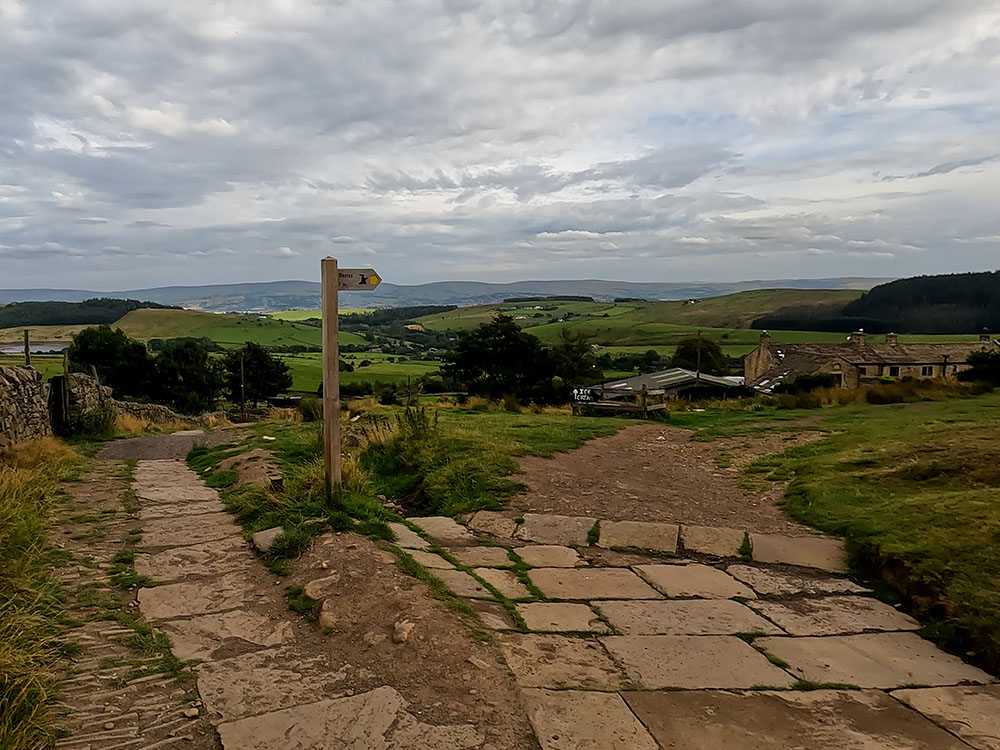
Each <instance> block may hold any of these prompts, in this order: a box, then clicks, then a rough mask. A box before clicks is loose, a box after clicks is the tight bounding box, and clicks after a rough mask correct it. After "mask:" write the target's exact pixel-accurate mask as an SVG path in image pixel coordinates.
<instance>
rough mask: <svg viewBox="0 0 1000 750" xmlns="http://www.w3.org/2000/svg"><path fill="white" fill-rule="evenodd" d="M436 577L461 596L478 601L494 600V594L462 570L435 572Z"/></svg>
mask: <svg viewBox="0 0 1000 750" xmlns="http://www.w3.org/2000/svg"><path fill="white" fill-rule="evenodd" d="M434 575H435V576H437V577H438V578H440V579H441V581H442V582H443V583H444V585H445V586H447V587H448V588H450V589H451V590H452V591H454V592H455V593H456V594H458V595H459V596H469V597H473V598H476V599H492V598H493V594H492V593H490V590H489V589H488V588H486V587H485V586H483V584H481V583H480V582H479V581H477V580H476V579H475V578H473V577H472V576H470V575H469V574H468V573H466V572H465V571H462V570H435V571H434Z"/></svg>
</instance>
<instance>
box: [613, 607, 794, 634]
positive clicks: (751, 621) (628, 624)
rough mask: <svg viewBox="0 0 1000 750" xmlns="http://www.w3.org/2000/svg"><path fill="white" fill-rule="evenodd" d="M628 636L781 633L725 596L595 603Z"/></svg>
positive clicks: (752, 612) (772, 625)
mask: <svg viewBox="0 0 1000 750" xmlns="http://www.w3.org/2000/svg"><path fill="white" fill-rule="evenodd" d="M597 606H598V607H599V608H600V610H601V613H602V614H603V615H604V616H605V617H606V618H607V619H608V622H610V623H611V625H612V626H614V628H615V630H617V631H619V632H621V633H625V634H627V635H728V634H731V633H761V634H766V635H783V634H784V633H783V632H782V630H781V628H779V627H778V626H776V625H774V624H773V623H771V622H768V621H767V620H765V619H764V618H763V617H761V616H760V615H758V614H757V613H756V612H754V611H753V610H751V609H749V608H747V607H745V606H744V605H742V604H740V603H739V602H734V601H731V600H728V599H690V600H688V599H672V600H668V601H603V602H600V603H599V604H598V605H597Z"/></svg>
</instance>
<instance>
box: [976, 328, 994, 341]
mask: <svg viewBox="0 0 1000 750" xmlns="http://www.w3.org/2000/svg"><path fill="white" fill-rule="evenodd" d="M979 343H981V344H992V343H993V336H992V334H990V329H989V328H984V329H983V332H982V333H980V334H979Z"/></svg>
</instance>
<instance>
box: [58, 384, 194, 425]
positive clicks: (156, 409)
mask: <svg viewBox="0 0 1000 750" xmlns="http://www.w3.org/2000/svg"><path fill="white" fill-rule="evenodd" d="M98 409H110V410H111V411H112V412H113V413H114V414H116V415H118V414H128V415H130V416H133V417H137V418H139V419H144V420H146V421H147V422H150V423H151V424H170V423H173V422H191V421H193V420H192V419H191V418H190V417H183V416H181V415H180V414H178V413H177V412H175V411H173V410H172V409H170V408H168V407H166V406H161V405H160V404H139V403H136V402H134V401H119V400H117V399H116V398H115V397H114V393H113V392H112V391H111V389H110V388H108V387H107V386H106V385H101V384H100V383H99V382H98V381H97V380H96V379H94V378H93V377H91V376H90V375H84V374H83V373H79V372H74V373H70V375H69V414H70V418H71V419H72V418H73V417H80V416H82V415H84V414H86V413H87V412H91V411H96V410H98Z"/></svg>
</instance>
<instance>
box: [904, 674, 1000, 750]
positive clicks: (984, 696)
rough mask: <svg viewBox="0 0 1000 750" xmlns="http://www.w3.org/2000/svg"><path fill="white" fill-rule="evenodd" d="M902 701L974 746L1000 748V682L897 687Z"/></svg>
mask: <svg viewBox="0 0 1000 750" xmlns="http://www.w3.org/2000/svg"><path fill="white" fill-rule="evenodd" d="M892 697H893V698H897V699H898V700H901V701H903V702H904V703H906V704H907V705H909V706H912V707H913V708H915V709H916V710H917V711H919V712H920V713H922V714H923V715H924V716H926V717H927V718H928V719H931V720H932V721H934V722H935V723H937V724H939V725H941V726H943V727H945V728H946V729H948V730H949V731H951V732H953V733H955V734H957V735H958V736H959V737H961V738H962V739H963V740H965V742H967V743H968V744H969V745H971V746H972V747H974V748H976V750H1000V686H998V685H986V686H982V687H940V688H921V689H914V690H897V691H895V692H894V693H892Z"/></svg>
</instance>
